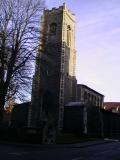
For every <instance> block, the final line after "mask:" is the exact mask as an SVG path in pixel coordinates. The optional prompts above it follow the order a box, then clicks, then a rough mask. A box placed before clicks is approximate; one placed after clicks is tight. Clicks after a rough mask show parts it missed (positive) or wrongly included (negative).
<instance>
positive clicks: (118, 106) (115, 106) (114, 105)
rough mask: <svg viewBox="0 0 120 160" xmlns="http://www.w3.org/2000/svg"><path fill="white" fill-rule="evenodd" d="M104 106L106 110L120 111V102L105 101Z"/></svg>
mask: <svg viewBox="0 0 120 160" xmlns="http://www.w3.org/2000/svg"><path fill="white" fill-rule="evenodd" d="M104 108H105V109H106V110H112V109H116V110H117V111H118V112H120V102H104Z"/></svg>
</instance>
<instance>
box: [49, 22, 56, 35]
mask: <svg viewBox="0 0 120 160" xmlns="http://www.w3.org/2000/svg"><path fill="white" fill-rule="evenodd" d="M56 31H57V24H56V23H51V24H50V33H51V34H56Z"/></svg>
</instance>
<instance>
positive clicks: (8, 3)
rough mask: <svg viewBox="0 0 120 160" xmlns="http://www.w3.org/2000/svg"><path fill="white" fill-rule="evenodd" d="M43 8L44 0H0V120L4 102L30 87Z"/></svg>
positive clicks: (17, 96) (28, 89)
mask: <svg viewBox="0 0 120 160" xmlns="http://www.w3.org/2000/svg"><path fill="white" fill-rule="evenodd" d="M43 8H44V0H0V121H1V120H2V114H3V110H4V105H5V102H6V101H7V100H9V99H11V98H17V99H20V100H22V101H23V100H25V96H26V95H28V94H27V92H28V91H30V88H31V75H32V72H33V67H32V66H33V61H34V56H35V54H36V51H37V48H38V45H39V41H40V14H41V11H42V10H43Z"/></svg>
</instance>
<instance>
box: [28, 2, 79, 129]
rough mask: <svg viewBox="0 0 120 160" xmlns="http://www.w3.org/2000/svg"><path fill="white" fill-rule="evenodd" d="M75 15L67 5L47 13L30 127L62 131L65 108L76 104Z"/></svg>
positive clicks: (34, 83)
mask: <svg viewBox="0 0 120 160" xmlns="http://www.w3.org/2000/svg"><path fill="white" fill-rule="evenodd" d="M75 25H76V23H75V15H74V14H73V13H72V12H71V11H70V10H69V9H68V8H67V6H66V4H65V3H64V4H63V6H60V7H59V8H52V9H51V10H44V13H43V16H42V19H41V32H42V38H41V42H40V48H39V52H38V53H37V58H36V69H35V75H34V78H33V91H32V106H31V111H30V114H29V115H30V116H29V125H32V126H39V124H41V122H43V121H46V122H45V125H46V124H48V126H51V128H56V129H57V130H62V125H63V116H64V105H65V104H66V103H68V102H70V101H75V100H76V78H75V65H76V50H75Z"/></svg>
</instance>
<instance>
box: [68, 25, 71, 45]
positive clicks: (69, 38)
mask: <svg viewBox="0 0 120 160" xmlns="http://www.w3.org/2000/svg"><path fill="white" fill-rule="evenodd" d="M70 44H71V27H70V25H68V26H67V45H68V46H70Z"/></svg>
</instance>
